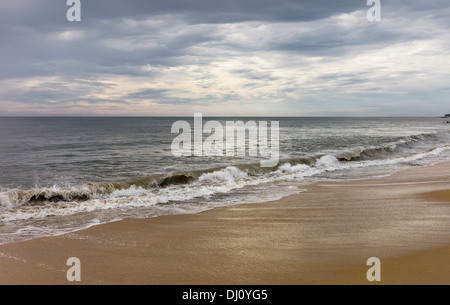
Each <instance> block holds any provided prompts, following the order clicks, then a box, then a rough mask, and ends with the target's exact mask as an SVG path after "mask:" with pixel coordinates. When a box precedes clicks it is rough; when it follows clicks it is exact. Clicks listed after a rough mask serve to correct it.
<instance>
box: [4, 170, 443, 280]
mask: <svg viewBox="0 0 450 305" xmlns="http://www.w3.org/2000/svg"><path fill="white" fill-rule="evenodd" d="M449 173H450V163H443V164H439V165H436V166H431V167H418V168H414V169H410V170H407V171H403V172H399V173H396V174H394V175H392V176H390V177H386V178H380V179H370V180H363V181H346V182H319V183H314V184H310V185H307V186H302V188H305V189H307V191H305V192H303V193H301V194H298V195H293V196H289V197H286V198H283V199H282V200H279V201H274V202H266V203H257V204H248V205H239V206H232V207H225V208H217V209H214V210H210V211H206V212H202V213H199V214H194V215H175V216H163V217H158V218H152V219H126V220H123V221H119V222H115V223H109V224H104V225H100V226H96V227H92V228H89V229H87V230H82V231H78V232H74V233H70V234H66V235H62V236H57V237H48V238H40V239H36V240H31V241H25V242H20V243H13V244H6V245H1V246H0V284H72V283H69V282H68V281H67V279H66V272H67V270H68V269H69V267H68V266H66V261H67V259H68V258H69V257H78V258H79V259H80V261H81V282H80V284H156V285H165V284H187V285H197V284H225V285H226V284H234V285H241V284H255V285H258V284H264V285H278V284H290V285H295V284H372V283H369V282H368V281H367V279H366V272H367V270H368V269H369V268H370V267H368V266H366V261H367V259H368V258H370V257H378V258H380V260H381V282H380V284H450V267H449V264H448V263H449V258H450V231H449V228H450V200H449V194H450V174H449Z"/></svg>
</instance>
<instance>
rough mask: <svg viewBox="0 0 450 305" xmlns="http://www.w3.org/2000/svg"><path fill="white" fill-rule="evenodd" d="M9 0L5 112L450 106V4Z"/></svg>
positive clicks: (310, 112) (418, 111)
mask: <svg viewBox="0 0 450 305" xmlns="http://www.w3.org/2000/svg"><path fill="white" fill-rule="evenodd" d="M381 4H382V20H381V22H369V21H368V20H367V17H366V13H367V10H368V9H369V7H368V6H367V5H366V0H348V1H331V0H330V1H300V0H295V1H288V0H282V1H280V0H279V1H272V0H270V1H269V0H221V1H217V0H191V1H186V0H169V1H168V0H165V1H154V0H153V1H138V0H133V1H124V0H93V1H86V0H84V1H83V0H81V12H82V20H81V22H68V21H67V19H66V12H67V10H68V9H69V7H68V6H66V1H65V0H58V1H56V0H41V1H26V0H15V1H6V0H0V41H1V44H0V115H192V114H193V113H194V112H202V113H204V115H261V116H265V115H270V116H271V115H277V116H292V115H298V116H334V115H337V116H346V115H348V116H353V115H356V116H384V115H387V116H390V115H394V116H395V115H400V116H421V115H440V114H443V113H444V112H445V113H448V111H449V109H448V101H449V93H450V85H449V84H450V53H449V50H450V31H449V30H450V25H449V23H448V20H449V18H450V4H449V3H448V1H447V0H445V1H444V0H442V1H440V0H435V1H406V0H390V1H389V0H384V1H383V0H381Z"/></svg>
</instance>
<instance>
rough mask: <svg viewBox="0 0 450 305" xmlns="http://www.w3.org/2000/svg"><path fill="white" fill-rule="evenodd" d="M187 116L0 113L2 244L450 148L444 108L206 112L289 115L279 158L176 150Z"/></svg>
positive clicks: (376, 171)
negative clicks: (391, 113)
mask: <svg viewBox="0 0 450 305" xmlns="http://www.w3.org/2000/svg"><path fill="white" fill-rule="evenodd" d="M178 120H185V121H187V122H189V123H190V124H191V126H194V119H193V118H167V117H165V118H41V117H39V118H0V244H2V243H8V242H15V241H20V240H26V239H32V238H37V237H41V236H50V235H58V234H62V233H66V232H71V231H75V230H79V229H83V228H87V227H89V226H92V225H96V224H101V223H106V222H111V221H116V220H120V219H124V218H129V217H136V218H143V217H156V216H160V215H168V214H179V213H196V212H200V211H204V210H207V209H212V208H214V207H219V206H227V205H233V204H241V203H252V202H263V201H267V200H274V199H279V198H281V197H283V196H286V195H290V194H295V193H300V192H302V191H303V190H304V189H307V185H308V183H311V182H314V181H318V180H346V179H366V178H371V177H380V176H386V175H390V174H392V173H394V172H396V171H399V170H402V169H406V168H408V167H415V166H426V165H431V164H435V163H438V162H441V161H448V160H450V124H445V121H446V120H444V119H439V118H243V117H240V118H230V117H227V118H203V123H205V122H206V121H209V120H215V121H219V122H221V123H222V124H223V126H225V124H226V123H225V122H226V121H243V122H248V121H255V122H260V121H267V122H269V123H270V122H271V121H277V122H279V125H280V129H279V138H280V139H279V146H280V151H279V153H280V161H279V163H278V165H277V166H275V167H273V168H261V166H260V161H261V160H262V158H261V157H258V156H256V157H250V156H233V157H226V156H220V157H205V156H202V157H200V156H185V157H175V156H174V155H173V154H172V150H171V144H172V141H173V140H174V139H175V137H176V136H177V134H172V133H171V127H172V125H173V124H174V123H175V122H176V121H178ZM269 126H270V124H269ZM207 136H208V135H207V134H205V135H204V139H205V138H206V137H207ZM247 145H248V143H247ZM299 204H301V203H299Z"/></svg>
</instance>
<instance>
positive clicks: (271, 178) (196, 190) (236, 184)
mask: <svg viewBox="0 0 450 305" xmlns="http://www.w3.org/2000/svg"><path fill="white" fill-rule="evenodd" d="M448 150H450V147H447V146H446V147H440V148H435V149H433V150H431V151H428V152H423V153H418V154H415V155H412V156H407V157H397V158H392V159H380V160H365V161H353V162H340V161H339V160H338V159H337V158H336V157H335V156H333V155H325V156H322V157H321V158H319V159H318V160H317V161H316V164H315V165H313V166H309V165H306V164H296V165H291V164H290V163H285V164H282V165H280V166H279V168H278V169H277V170H275V171H273V172H271V173H269V174H265V175H249V173H248V172H247V171H244V170H241V169H239V168H238V167H234V166H230V167H227V168H224V169H221V170H217V171H214V172H211V173H205V174H202V175H201V176H200V177H199V178H198V180H196V181H195V182H193V183H190V184H183V185H170V186H168V187H164V188H151V189H145V188H143V187H137V186H134V185H133V186H131V187H129V188H127V189H120V190H117V189H116V190H113V191H109V190H108V192H106V190H105V189H102V188H99V190H100V191H98V192H97V191H96V190H97V189H96V188H94V191H93V189H92V188H93V186H92V185H91V186H90V185H84V186H80V187H78V188H77V187H71V188H67V187H64V188H60V187H57V186H54V187H52V188H47V189H37V190H30V191H25V192H31V193H32V194H34V193H35V194H41V195H42V194H43V196H48V198H51V197H52V196H53V197H54V196H57V195H62V196H63V197H64V194H67V200H66V201H58V202H43V203H39V204H31V205H30V204H25V205H23V203H24V202H23V200H24V199H22V197H21V196H24V195H23V194H21V193H20V192H18V191H15V190H9V191H4V192H0V211H1V213H0V221H1V222H12V221H21V220H30V219H44V218H46V217H49V216H70V215H76V214H80V213H92V212H99V211H109V210H117V211H121V212H122V213H124V214H127V213H128V211H132V210H133V209H137V208H152V207H157V206H158V205H160V204H166V203H170V202H181V203H182V202H187V201H190V200H193V199H195V198H203V199H204V198H209V197H211V196H214V195H218V194H227V193H229V192H231V191H233V190H236V189H240V188H244V187H248V186H257V185H262V184H264V183H271V182H279V181H293V180H294V181H301V180H302V179H304V178H306V177H313V176H315V175H320V174H323V173H325V172H330V171H337V170H351V169H353V168H365V167H373V166H383V165H395V164H399V163H408V162H413V161H417V160H420V159H425V158H428V157H430V156H439V155H440V154H442V153H444V152H446V151H448ZM22 192H24V191H22ZM88 192H90V193H89V194H91V197H90V198H88V199H87V200H83V201H76V200H72V201H71V200H70V198H71V197H70V196H72V195H73V194H77V195H79V194H85V193H88ZM92 194H95V196H92ZM28 195H30V194H28ZM25 197H26V196H25ZM27 198H29V196H28V197H27ZM211 204H214V203H213V202H212V203H211ZM219 204H220V203H219ZM192 208H193V209H194V210H195V209H196V207H192ZM198 209H199V210H201V209H202V207H198Z"/></svg>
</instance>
